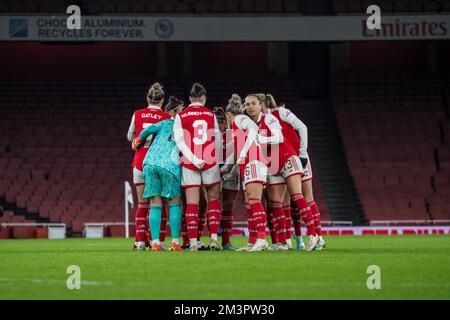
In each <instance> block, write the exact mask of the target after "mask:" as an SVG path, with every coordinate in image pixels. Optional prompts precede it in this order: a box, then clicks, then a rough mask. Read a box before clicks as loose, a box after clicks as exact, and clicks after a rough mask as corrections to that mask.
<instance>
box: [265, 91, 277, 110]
mask: <svg viewBox="0 0 450 320" xmlns="http://www.w3.org/2000/svg"><path fill="white" fill-rule="evenodd" d="M264 103H265V105H266V107H267V108H269V109H273V108H276V107H277V102H276V101H275V98H274V97H273V95H271V94H270V93H268V94H266V96H265V100H264Z"/></svg>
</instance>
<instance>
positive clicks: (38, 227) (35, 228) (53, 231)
mask: <svg viewBox="0 0 450 320" xmlns="http://www.w3.org/2000/svg"><path fill="white" fill-rule="evenodd" d="M0 227H1V229H2V230H5V231H4V234H3V236H2V238H11V237H12V238H48V239H65V238H66V224H65V223H34V222H27V223H1V224H0Z"/></svg>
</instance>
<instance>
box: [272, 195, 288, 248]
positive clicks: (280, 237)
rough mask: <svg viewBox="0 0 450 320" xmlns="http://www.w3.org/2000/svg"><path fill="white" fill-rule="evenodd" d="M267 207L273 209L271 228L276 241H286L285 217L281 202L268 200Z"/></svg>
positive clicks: (283, 242)
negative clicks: (274, 233)
mask: <svg viewBox="0 0 450 320" xmlns="http://www.w3.org/2000/svg"><path fill="white" fill-rule="evenodd" d="M269 207H271V208H272V210H273V228H274V230H275V232H276V235H277V236H276V237H277V242H276V243H282V244H285V243H286V230H285V228H286V226H285V221H284V220H285V217H284V211H283V204H282V203H281V202H275V201H270V203H269Z"/></svg>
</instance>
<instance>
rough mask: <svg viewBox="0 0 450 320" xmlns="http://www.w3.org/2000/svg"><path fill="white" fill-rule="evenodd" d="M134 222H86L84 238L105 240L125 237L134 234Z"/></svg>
mask: <svg viewBox="0 0 450 320" xmlns="http://www.w3.org/2000/svg"><path fill="white" fill-rule="evenodd" d="M133 229H134V222H128V223H126V222H86V223H84V230H83V237H86V238H97V239H99V238H103V237H105V236H107V237H125V238H129V236H130V234H134V230H133Z"/></svg>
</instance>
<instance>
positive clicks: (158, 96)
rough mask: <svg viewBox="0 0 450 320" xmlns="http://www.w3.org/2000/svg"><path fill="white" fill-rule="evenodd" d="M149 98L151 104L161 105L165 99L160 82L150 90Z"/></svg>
mask: <svg viewBox="0 0 450 320" xmlns="http://www.w3.org/2000/svg"><path fill="white" fill-rule="evenodd" d="M147 98H148V99H149V100H150V102H153V103H159V102H160V101H161V100H162V99H164V90H163V86H162V85H161V84H160V83H159V82H155V83H154V84H152V86H151V87H150V89H148V93H147Z"/></svg>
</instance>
